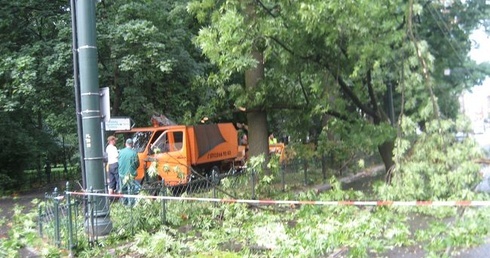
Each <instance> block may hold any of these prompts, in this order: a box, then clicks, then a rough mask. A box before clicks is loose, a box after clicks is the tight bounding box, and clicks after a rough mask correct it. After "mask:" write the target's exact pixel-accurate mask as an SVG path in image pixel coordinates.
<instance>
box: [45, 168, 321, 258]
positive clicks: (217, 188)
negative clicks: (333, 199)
mask: <svg viewBox="0 0 490 258" xmlns="http://www.w3.org/2000/svg"><path fill="white" fill-rule="evenodd" d="M262 177H263V175H259V174H257V172H256V171H254V170H252V169H248V171H247V170H244V171H243V172H242V173H228V174H222V175H217V176H216V175H210V176H200V175H197V176H196V177H194V179H193V180H191V181H190V182H189V183H188V184H185V185H179V186H172V187H171V186H170V185H175V184H173V182H165V181H153V182H152V183H147V182H145V183H144V184H143V185H140V186H137V187H133V188H129V189H127V190H126V191H125V192H123V193H122V194H114V195H108V194H106V193H105V192H102V193H94V192H93V191H91V190H85V192H83V191H81V192H74V191H72V189H73V188H72V187H73V186H71V185H70V184H69V183H66V189H65V190H63V191H61V190H59V189H57V188H55V189H53V191H52V192H50V193H46V194H45V200H44V202H41V204H40V206H39V220H38V221H39V234H40V236H41V237H43V238H45V239H47V240H48V241H49V242H50V243H51V244H53V245H55V246H57V247H59V248H64V249H66V250H69V251H70V253H72V252H73V250H74V248H76V247H77V246H79V245H80V243H81V242H83V243H84V244H85V243H87V244H89V245H95V244H97V243H98V242H99V237H100V236H103V235H104V234H105V232H100V230H102V231H104V230H106V228H105V227H106V226H107V227H111V229H110V230H111V231H112V232H118V233H121V232H123V233H124V232H127V234H129V235H133V234H134V233H135V232H136V231H137V230H138V229H139V228H143V227H144V226H143V225H145V224H147V223H159V224H161V225H164V224H167V223H168V222H169V221H168V220H169V205H172V201H174V200H173V199H167V198H157V197H161V196H187V197H189V196H190V197H201V198H214V199H217V198H225V199H251V200H257V199H260V198H263V197H265V196H266V195H268V194H270V191H286V190H287V186H291V185H307V184H312V183H320V182H324V181H325V178H324V174H323V173H322V172H321V162H320V161H318V160H308V161H303V160H295V161H293V162H290V163H288V164H283V165H282V166H281V167H280V168H279V171H277V172H275V174H274V177H273V178H274V179H273V182H269V184H267V185H266V187H262V186H263V183H260V182H259V180H260V178H262ZM97 194H100V195H99V196H97ZM147 203H150V204H147ZM174 203H175V202H174ZM103 205H109V207H107V210H110V212H107V213H106V214H101V213H98V212H99V211H98V209H97V207H100V206H103ZM144 205H154V206H157V207H158V208H157V209H152V210H151V211H150V209H148V212H153V213H152V214H144V215H141V207H143V206H144ZM186 205H188V207H189V208H199V207H197V206H195V207H192V205H197V204H190V203H189V204H186ZM213 205H218V204H217V203H214V204H213ZM155 210H157V211H155ZM145 212H146V210H145ZM118 213H121V214H118ZM111 214H112V215H114V216H117V217H118V219H120V220H121V221H114V222H111V218H110V216H111ZM142 216H143V217H142ZM148 218H151V219H152V221H151V222H150V221H148ZM100 221H109V222H110V223H112V224H111V225H104V224H103V225H100V223H101V222H100ZM94 225H96V226H95V227H94Z"/></svg>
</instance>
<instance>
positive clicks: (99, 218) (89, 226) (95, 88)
mask: <svg viewBox="0 0 490 258" xmlns="http://www.w3.org/2000/svg"><path fill="white" fill-rule="evenodd" d="M95 1H96V0H76V16H77V19H76V23H77V30H78V31H77V43H78V44H77V46H78V60H79V71H80V76H79V77H80V99H81V116H82V129H83V130H82V131H83V136H82V138H83V147H84V153H85V156H84V163H85V170H86V180H87V187H88V188H92V189H93V192H95V193H105V182H104V165H103V150H102V134H101V128H100V125H101V114H100V99H99V81H98V80H99V74H98V69H97V63H98V61H97V47H96V30H95ZM93 201H94V203H93V204H92V205H91V209H92V210H91V211H88V212H86V219H85V229H86V231H87V232H88V233H89V234H91V235H93V236H104V235H107V234H109V233H110V231H111V230H112V222H111V220H110V217H109V206H108V201H107V198H106V197H99V196H95V197H94V198H93ZM89 214H96V215H95V218H89Z"/></svg>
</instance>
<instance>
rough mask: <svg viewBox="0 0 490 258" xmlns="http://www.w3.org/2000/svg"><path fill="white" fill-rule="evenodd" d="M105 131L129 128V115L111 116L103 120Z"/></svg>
mask: <svg viewBox="0 0 490 258" xmlns="http://www.w3.org/2000/svg"><path fill="white" fill-rule="evenodd" d="M105 130H106V131H122V130H131V119H130V118H129V117H117V118H116V117H113V118H111V119H109V121H107V122H105Z"/></svg>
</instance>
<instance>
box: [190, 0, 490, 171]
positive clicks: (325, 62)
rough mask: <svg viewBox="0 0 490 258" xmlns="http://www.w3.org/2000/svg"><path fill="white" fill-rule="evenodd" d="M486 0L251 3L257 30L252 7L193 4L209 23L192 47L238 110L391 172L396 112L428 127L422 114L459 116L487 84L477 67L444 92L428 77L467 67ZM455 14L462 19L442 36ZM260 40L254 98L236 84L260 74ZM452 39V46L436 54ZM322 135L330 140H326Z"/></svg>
mask: <svg viewBox="0 0 490 258" xmlns="http://www.w3.org/2000/svg"><path fill="white" fill-rule="evenodd" d="M480 2H481V1H466V2H465V3H460V2H457V3H456V4H455V5H454V7H452V8H451V9H450V11H449V12H446V11H445V10H448V9H447V8H446V9H444V6H442V5H441V3H438V2H427V3H413V2H406V1H388V2H372V1H356V2H345V1H307V2H290V1H254V2H253V3H251V4H252V5H254V6H255V7H254V8H255V10H257V11H256V15H255V17H254V22H253V24H251V25H249V24H248V23H247V13H246V12H245V11H244V10H245V9H246V8H247V3H248V2H247V1H236V0H229V1H224V2H221V3H220V4H219V5H214V4H211V3H210V2H209V1H194V2H193V3H192V4H191V5H190V6H189V9H190V10H191V12H193V13H194V14H195V15H196V17H197V18H198V19H199V20H201V21H209V23H210V24H209V25H207V26H205V27H204V28H203V29H202V30H201V31H200V34H199V36H198V37H197V40H196V41H197V43H198V44H199V45H200V47H201V48H202V49H203V52H204V54H205V55H206V56H207V57H208V58H209V59H210V60H211V62H213V63H214V64H216V65H217V66H218V67H219V68H220V71H219V72H218V73H217V75H213V76H211V77H210V78H211V79H212V80H214V81H219V82H220V83H217V84H216V85H215V86H216V87H217V90H218V91H222V92H227V93H228V94H229V96H231V98H232V99H233V100H234V102H235V105H236V106H245V107H247V106H256V105H257V104H256V103H261V104H262V106H263V109H264V110H266V111H267V114H269V117H282V118H283V119H282V120H283V121H285V122H281V123H279V122H276V121H275V122H274V123H275V124H279V125H281V126H283V127H288V128H295V129H294V131H292V132H294V133H295V134H296V135H295V136H298V138H300V136H301V135H302V136H301V138H303V139H304V138H305V136H306V135H309V136H310V139H312V140H313V141H314V142H315V143H318V145H319V146H321V145H325V144H328V142H329V141H331V140H332V139H339V140H341V141H347V143H349V144H351V148H357V149H365V150H367V151H369V150H373V149H377V150H378V151H379V153H380V156H381V158H382V159H383V162H384V164H385V168H386V169H387V170H388V169H390V168H391V167H393V164H394V160H393V148H394V140H395V138H396V134H395V132H396V131H395V130H394V129H393V127H392V126H393V125H396V124H397V121H398V117H399V114H406V115H412V116H415V117H416V120H417V121H420V125H422V126H423V124H424V119H431V118H430V117H429V118H428V117H422V116H421V115H420V112H423V109H424V108H425V107H426V106H427V104H431V103H432V104H434V106H435V107H436V111H434V114H438V115H439V112H441V111H444V112H445V113H444V114H443V115H445V116H448V115H449V116H451V117H454V115H455V112H454V111H455V109H454V108H452V107H453V106H455V105H454V103H455V100H456V99H457V96H458V94H459V93H460V92H461V91H462V90H463V89H464V88H465V87H469V86H470V85H473V84H474V83H478V82H479V81H481V78H482V74H481V73H475V71H476V70H472V69H466V71H468V72H469V73H470V74H468V75H467V77H464V78H459V80H456V79H457V78H453V80H456V81H453V83H452V85H451V84H449V85H448V84H442V83H441V85H440V80H447V79H448V78H446V77H441V76H439V77H435V76H432V73H436V72H438V71H441V68H438V69H439V70H434V69H435V68H434V67H436V68H437V67H443V66H444V64H448V63H451V60H457V59H458V57H459V59H461V60H460V62H459V63H458V64H457V66H463V67H465V66H467V65H468V63H469V61H468V59H467V54H468V51H469V47H468V35H469V33H470V32H471V30H472V29H473V28H475V27H476V25H477V24H478V21H479V20H480V19H481V18H482V17H483V12H478V9H479V8H481V7H482V6H481V3H480ZM463 12H465V14H461V13H463ZM456 15H457V17H460V16H461V17H464V19H460V20H458V23H457V25H455V26H451V27H445V28H444V30H442V29H441V28H440V24H441V23H443V24H446V23H447V22H448V20H450V19H454V17H456ZM426 31H430V32H431V34H429V33H426ZM255 35H260V36H261V37H260V42H261V44H262V45H263V48H264V61H263V63H264V66H265V76H264V79H263V80H261V83H260V87H256V88H255V89H254V90H253V91H251V90H250V88H246V87H244V85H236V84H234V82H235V81H233V80H231V79H233V74H236V73H242V74H243V73H244V72H245V71H247V70H248V69H251V68H254V67H255V68H257V67H258V64H257V62H256V59H255V57H254V52H253V47H254V46H255V45H254V44H255V42H256V41H257V37H256V36H255ZM453 35H454V36H453ZM447 40H450V41H454V42H452V44H453V45H452V46H453V47H440V44H442V42H445V41H447ZM456 46H457V47H456ZM433 52H434V53H433ZM461 61H462V62H461ZM451 64H452V65H456V64H455V63H451ZM451 67H453V66H451ZM216 77H217V78H218V79H216ZM455 85H457V87H456V86H455ZM451 86H453V87H454V88H452V89H451V90H450V91H447V88H448V87H451ZM438 94H439V95H438ZM443 94H445V95H443ZM439 96H440V97H439ZM437 97H439V98H437ZM443 98H445V99H446V100H440V99H443ZM447 99H449V100H447ZM439 102H441V103H444V104H445V105H444V109H443V110H441V109H440V108H439ZM326 115H327V118H329V119H325V116H326ZM284 118H286V119H284ZM432 118H433V117H432ZM325 133H328V134H332V135H330V136H329V137H320V135H321V134H325ZM318 139H324V140H323V142H318ZM325 139H326V140H325ZM252 144H254V142H251V145H252ZM255 144H256V143H255ZM319 150H321V151H328V150H329V148H319ZM321 154H322V155H323V154H325V153H321Z"/></svg>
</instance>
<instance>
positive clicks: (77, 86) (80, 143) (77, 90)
mask: <svg viewBox="0 0 490 258" xmlns="http://www.w3.org/2000/svg"><path fill="white" fill-rule="evenodd" d="M70 7H71V10H70V11H71V35H72V46H73V49H72V52H73V86H74V87H75V110H76V115H77V132H78V149H79V151H80V170H81V172H82V186H83V188H87V180H86V178H85V161H84V150H83V137H82V136H83V132H82V115H81V113H80V112H81V111H80V110H81V108H80V79H79V78H78V52H77V50H78V44H77V23H76V22H77V21H76V19H77V18H76V17H77V16H76V13H75V0H70ZM63 146H64V145H63Z"/></svg>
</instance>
